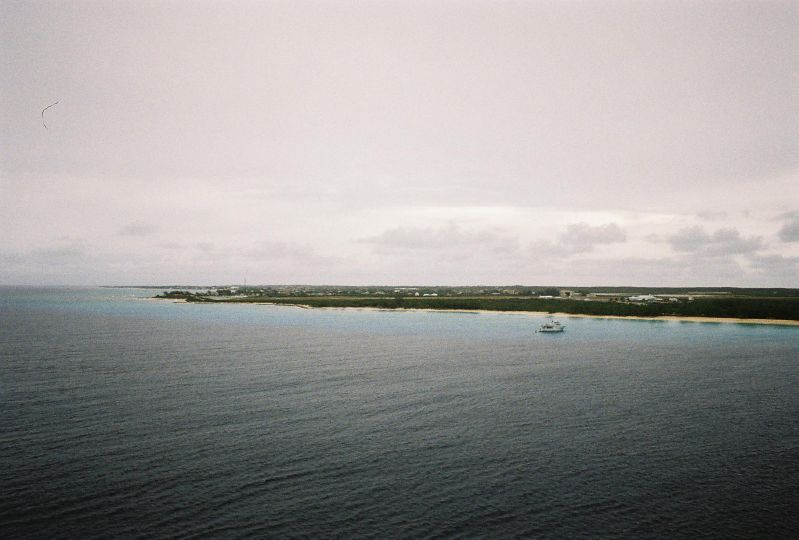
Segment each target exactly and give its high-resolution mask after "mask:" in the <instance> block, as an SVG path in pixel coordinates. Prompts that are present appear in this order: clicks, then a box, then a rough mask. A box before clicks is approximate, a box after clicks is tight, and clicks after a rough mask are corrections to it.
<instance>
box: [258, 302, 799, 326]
mask: <svg viewBox="0 0 799 540" xmlns="http://www.w3.org/2000/svg"><path fill="white" fill-rule="evenodd" d="M256 305H259V306H290V307H297V308H301V309H328V310H350V309H355V310H361V311H425V312H433V313H469V314H475V315H500V314H502V315H505V314H512V315H527V316H530V317H549V316H552V317H558V318H561V319H586V318H587V319H621V320H629V321H660V322H691V323H725V324H767V325H777V326H799V321H794V320H790V319H741V318H734V317H692V316H687V315H686V316H679V315H663V316H660V317H640V316H633V315H630V316H624V315H587V314H583V313H561V312H554V313H549V312H546V311H502V310H492V309H434V308H378V307H358V306H353V307H317V306H309V305H307V304H286V303H282V302H281V303H278V302H258V303H257V304H256Z"/></svg>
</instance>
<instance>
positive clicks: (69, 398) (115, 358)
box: [0, 287, 799, 539]
mask: <svg viewBox="0 0 799 540" xmlns="http://www.w3.org/2000/svg"><path fill="white" fill-rule="evenodd" d="M156 292H157V291H152V290H143V289H104V288H19V287H16V288H15V287H5V288H0V537H2V538H9V539H24V538H47V539H51V538H81V539H89V538H697V537H703V538H756V537H757V538H763V537H767V538H796V537H797V536H799V512H797V508H798V505H797V500H798V495H799V327H785V326H769V325H744V324H712V323H685V322H683V323H681V322H659V321H657V322H656V321H633V320H615V319H589V318H568V317H563V318H561V321H562V322H563V323H564V324H566V331H565V332H564V333H563V334H536V333H535V329H536V328H537V327H538V326H539V325H540V324H541V323H542V322H543V318H541V317H536V316H532V315H526V314H502V313H489V314H483V313H481V314H475V313H439V312H422V311H407V312H399V311H374V310H333V309H330V310H328V309H301V308H298V307H289V306H259V305H235V304H231V305H206V304H181V303H173V302H170V301H159V300H152V299H149V298H147V297H148V296H152V295H153V294H155V293H156Z"/></svg>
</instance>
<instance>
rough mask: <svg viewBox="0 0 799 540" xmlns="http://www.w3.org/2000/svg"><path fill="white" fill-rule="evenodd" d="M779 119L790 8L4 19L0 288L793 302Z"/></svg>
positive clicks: (100, 11)
mask: <svg viewBox="0 0 799 540" xmlns="http://www.w3.org/2000/svg"><path fill="white" fill-rule="evenodd" d="M56 101H58V104H57V105H55V106H53V107H51V108H50V109H48V110H47V111H46V112H45V113H44V121H45V122H46V124H47V128H45V127H44V125H43V123H42V120H43V118H42V115H41V111H42V109H43V108H44V107H46V106H48V105H50V104H51V103H54V102H56ZM797 103H799V3H797V2H763V1H757V2H734V1H724V2H722V1H719V2H701V1H684V2H654V1H651V2H632V1H628V2H621V1H607V2H600V1H596V2H546V1H541V2H507V1H482V2H470V1H447V2H442V1H438V2H437V1H422V2H410V1H407V0H403V1H382V2H380V1H375V2H350V1H340V2H333V1H326V2H302V1H296V0H291V1H286V2H188V1H184V2H142V1H139V0H137V1H135V2H126V1H119V0H118V1H114V2H74V1H72V2H55V3H48V2H31V1H23V2H12V1H8V0H2V1H0V284H148V283H158V284H166V283H196V284H211V283H214V284H221V283H242V282H244V281H245V280H246V282H247V283H251V284H252V283H312V284H334V283H335V284H514V283H520V284H531V285H532V284H559V285H652V286H656V285H660V286H680V285H693V286H699V285H731V286H786V287H799V107H798V106H797Z"/></svg>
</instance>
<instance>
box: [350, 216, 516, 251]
mask: <svg viewBox="0 0 799 540" xmlns="http://www.w3.org/2000/svg"><path fill="white" fill-rule="evenodd" d="M359 242H361V243H367V244H372V245H374V246H375V247H376V249H377V250H378V251H383V252H386V251H436V250H437V251H451V250H461V249H482V250H486V251H489V252H491V253H494V254H503V253H504V254H509V253H513V252H514V251H516V250H517V249H518V245H519V241H518V239H517V238H514V237H512V236H510V235H508V234H505V233H503V232H502V231H499V230H496V229H476V230H465V229H462V228H461V227H459V226H458V225H456V224H454V223H450V224H448V225H446V226H444V227H397V228H394V229H388V230H386V231H383V232H382V233H380V234H379V235H376V236H371V237H367V238H362V239H360V240H359Z"/></svg>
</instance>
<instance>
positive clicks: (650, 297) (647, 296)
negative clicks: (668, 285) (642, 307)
mask: <svg viewBox="0 0 799 540" xmlns="http://www.w3.org/2000/svg"><path fill="white" fill-rule="evenodd" d="M627 300H628V301H630V302H660V298H658V297H657V296H654V295H651V294H641V295H638V296H630V297H629V298H627Z"/></svg>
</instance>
